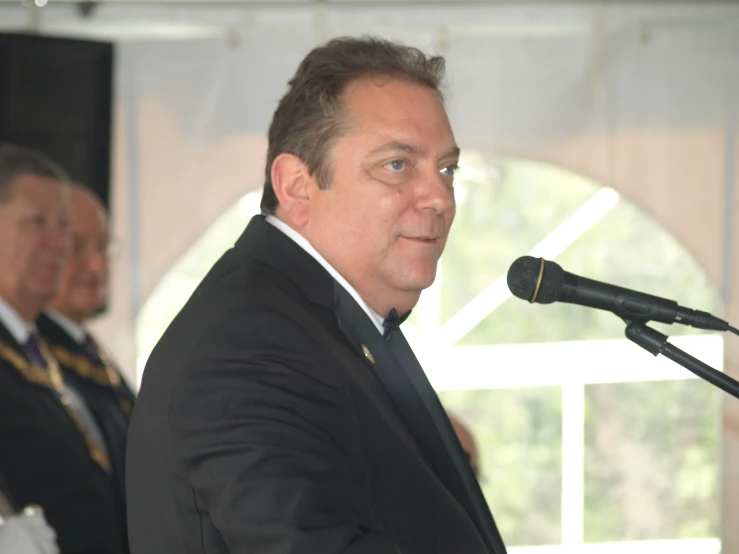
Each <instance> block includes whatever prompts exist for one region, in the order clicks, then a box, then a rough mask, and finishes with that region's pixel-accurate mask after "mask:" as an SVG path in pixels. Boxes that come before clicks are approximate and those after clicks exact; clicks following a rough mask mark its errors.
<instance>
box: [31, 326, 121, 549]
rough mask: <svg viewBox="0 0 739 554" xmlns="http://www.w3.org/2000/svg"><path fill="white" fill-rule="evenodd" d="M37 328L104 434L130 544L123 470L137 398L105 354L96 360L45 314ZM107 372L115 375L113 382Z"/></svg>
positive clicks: (119, 511)
mask: <svg viewBox="0 0 739 554" xmlns="http://www.w3.org/2000/svg"><path fill="white" fill-rule="evenodd" d="M36 326H37V327H38V330H39V332H40V333H41V335H42V336H43V337H44V340H46V343H47V344H48V345H49V348H50V349H51V352H52V354H54V356H55V357H56V359H57V360H58V361H59V365H60V367H61V370H62V373H63V374H64V380H65V381H66V382H68V383H70V384H71V385H72V386H74V387H75V388H76V389H77V390H78V391H79V392H80V394H81V395H82V397H83V399H84V400H85V403H86V404H87V407H88V408H90V411H91V412H92V414H93V416H94V417H95V420H96V421H97V424H98V426H99V427H100V430H101V431H102V433H103V436H104V438H105V443H106V446H107V449H108V454H109V456H110V461H111V465H112V470H113V477H114V479H115V482H116V485H117V486H116V487H115V491H114V493H115V498H116V508H117V513H118V517H119V521H120V525H121V526H122V527H123V529H124V532H123V537H124V541H126V542H127V538H126V526H125V525H126V502H125V469H124V467H125V459H126V438H127V434H128V423H129V420H130V416H131V410H132V408H133V404H134V400H135V397H134V394H133V392H132V391H131V389H130V388H129V387H128V385H127V384H126V382H125V381H124V380H123V378H122V376H121V374H120V371H119V370H118V368H116V367H113V366H112V363H111V362H109V361H108V358H107V356H106V355H105V354H104V353H102V352H101V353H99V354H98V355H97V356H93V355H92V354H91V353H90V352H88V351H87V350H86V349H85V348H84V346H83V345H81V344H79V343H78V342H77V341H75V340H74V338H72V337H71V336H70V335H69V334H68V333H67V332H66V331H65V330H64V329H63V328H62V327H61V326H60V325H59V324H58V323H56V322H55V321H54V320H53V319H51V318H50V317H48V316H47V315H46V314H41V316H39V318H38V320H36ZM106 363H107V367H106V365H105V364H106ZM108 371H110V372H112V373H113V374H114V379H111V378H110V375H109V373H108Z"/></svg>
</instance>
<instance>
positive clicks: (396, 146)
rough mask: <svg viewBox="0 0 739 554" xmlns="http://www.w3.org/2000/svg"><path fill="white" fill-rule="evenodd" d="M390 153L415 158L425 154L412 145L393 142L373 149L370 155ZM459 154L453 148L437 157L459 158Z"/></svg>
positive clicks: (457, 148)
mask: <svg viewBox="0 0 739 554" xmlns="http://www.w3.org/2000/svg"><path fill="white" fill-rule="evenodd" d="M390 152H405V153H407V154H413V155H415V156H423V155H424V154H425V153H426V152H425V150H423V149H422V148H420V147H418V146H416V145H414V144H410V143H408V142H401V141H397V140H394V141H392V142H388V143H386V144H383V145H382V146H379V147H377V148H375V149H374V150H372V151H371V152H370V155H375V154H385V153H390ZM459 153H460V149H459V146H453V147H452V148H450V149H449V150H447V151H446V152H444V153H443V154H442V155H441V156H439V160H445V159H448V158H457V157H459Z"/></svg>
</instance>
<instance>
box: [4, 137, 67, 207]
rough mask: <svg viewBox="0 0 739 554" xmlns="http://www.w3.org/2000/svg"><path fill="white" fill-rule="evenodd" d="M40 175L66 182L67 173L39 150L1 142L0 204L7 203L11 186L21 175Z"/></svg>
mask: <svg viewBox="0 0 739 554" xmlns="http://www.w3.org/2000/svg"><path fill="white" fill-rule="evenodd" d="M27 174H31V175H38V176H39V177H49V178H51V179H56V180H58V181H63V182H66V181H68V177H67V174H66V172H65V171H64V170H63V169H62V168H61V167H60V166H59V165H58V164H57V163H56V162H54V161H53V160H51V159H50V158H49V157H48V156H46V155H45V154H42V153H41V152H39V151H38V150H34V149H32V148H24V147H21V146H15V145H13V144H9V143H2V142H0V202H6V201H7V200H8V199H9V195H10V185H11V184H12V183H13V181H14V180H15V179H16V178H18V177H20V176H21V175H27Z"/></svg>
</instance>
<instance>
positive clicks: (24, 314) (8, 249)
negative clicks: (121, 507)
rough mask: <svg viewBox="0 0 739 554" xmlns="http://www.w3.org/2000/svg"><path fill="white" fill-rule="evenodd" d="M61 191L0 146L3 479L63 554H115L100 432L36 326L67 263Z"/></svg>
mask: <svg viewBox="0 0 739 554" xmlns="http://www.w3.org/2000/svg"><path fill="white" fill-rule="evenodd" d="M66 188H67V187H66V184H65V176H64V174H63V172H62V171H61V170H60V169H59V168H58V167H57V166H56V165H55V164H53V163H52V162H51V161H49V160H48V159H46V158H45V157H44V156H43V155H41V154H39V153H37V152H35V151H31V150H26V149H22V148H17V147H13V146H9V145H0V445H2V447H1V448H0V471H2V473H3V475H4V476H5V478H6V480H7V482H8V486H9V488H10V491H9V492H10V494H11V495H12V496H13V498H14V499H15V501H16V502H17V504H18V505H20V506H25V505H28V504H38V505H39V506H41V507H42V508H43V510H44V512H45V514H46V517H47V519H48V521H49V523H50V525H51V526H52V527H53V528H54V529H55V531H56V533H57V536H58V542H59V547H60V550H61V552H62V553H63V554H121V553H123V552H124V547H123V544H124V542H123V536H122V528H121V526H120V517H119V516H118V515H117V514H116V513H115V501H114V488H113V482H112V476H111V474H110V472H111V467H110V460H109V453H108V452H107V450H106V448H105V445H104V440H103V438H102V432H101V431H100V429H99V427H98V426H97V424H96V422H95V420H94V417H93V416H92V413H91V411H90V409H89V407H88V406H87V405H86V403H85V401H84V399H83V398H82V396H81V394H80V392H79V391H78V390H77V389H76V388H75V387H74V386H73V385H71V384H69V383H67V382H66V381H65V380H64V378H63V376H62V374H61V370H60V369H59V366H58V363H57V362H56V360H55V359H54V358H53V356H51V354H50V352H49V349H48V346H47V345H46V343H45V341H44V340H43V339H42V338H41V337H40V336H39V334H38V330H37V328H36V326H35V324H34V321H35V320H36V318H37V317H38V315H39V313H40V312H41V310H42V308H43V306H44V305H45V304H46V303H47V302H48V301H49V300H50V299H51V298H52V297H53V296H54V294H55V293H56V291H57V286H58V281H59V276H60V274H61V270H62V268H63V264H64V262H65V260H66V256H67V250H68V235H67V224H68V207H67V191H66Z"/></svg>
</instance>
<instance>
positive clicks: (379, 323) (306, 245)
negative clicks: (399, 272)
mask: <svg viewBox="0 0 739 554" xmlns="http://www.w3.org/2000/svg"><path fill="white" fill-rule="evenodd" d="M266 219H267V223H270V224H272V225H274V226H275V227H277V228H278V229H279V230H280V231H282V232H283V233H285V234H286V235H287V236H288V237H290V238H291V239H292V240H293V241H294V242H295V243H296V244H297V245H298V246H300V247H301V248H302V249H303V250H305V251H306V252H307V253H308V254H310V255H311V256H312V257H313V258H314V259H315V260H316V261H317V262H318V263H319V264H321V265H322V266H323V268H324V269H325V270H326V271H328V272H329V273H330V274H331V277H333V278H334V279H336V281H337V282H338V283H339V284H340V285H341V286H342V287H344V290H346V292H348V293H349V294H351V295H352V298H354V300H356V301H357V304H359V307H360V308H362V310H364V313H366V314H367V316H368V317H369V318H370V320H371V321H372V323H374V325H375V327H377V330H378V331H379V332H380V334H381V335H382V334H383V333H384V332H385V327H384V326H383V323H384V322H385V318H384V317H382V316H381V315H380V314H378V313H377V312H376V311H375V310H373V309H372V308H370V307H369V305H368V304H367V302H365V301H364V300H363V299H362V297H361V296H359V293H358V292H357V291H356V289H355V288H354V287H353V286H351V285H350V284H349V281H347V280H346V279H344V277H342V275H341V273H339V272H338V271H336V269H335V268H334V267H333V266H332V265H331V264H330V263H328V262H327V261H326V258H324V257H323V256H321V254H319V252H318V250H316V249H315V248H314V247H313V245H312V244H311V243H310V242H308V239H307V238H305V237H304V236H303V235H301V234H300V233H298V232H297V231H296V230H295V229H293V228H292V227H290V226H289V225H288V224H287V223H285V222H284V221H282V220H280V219H277V218H276V217H275V216H273V215H271V214H270V215H268V216H267V218H266Z"/></svg>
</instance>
